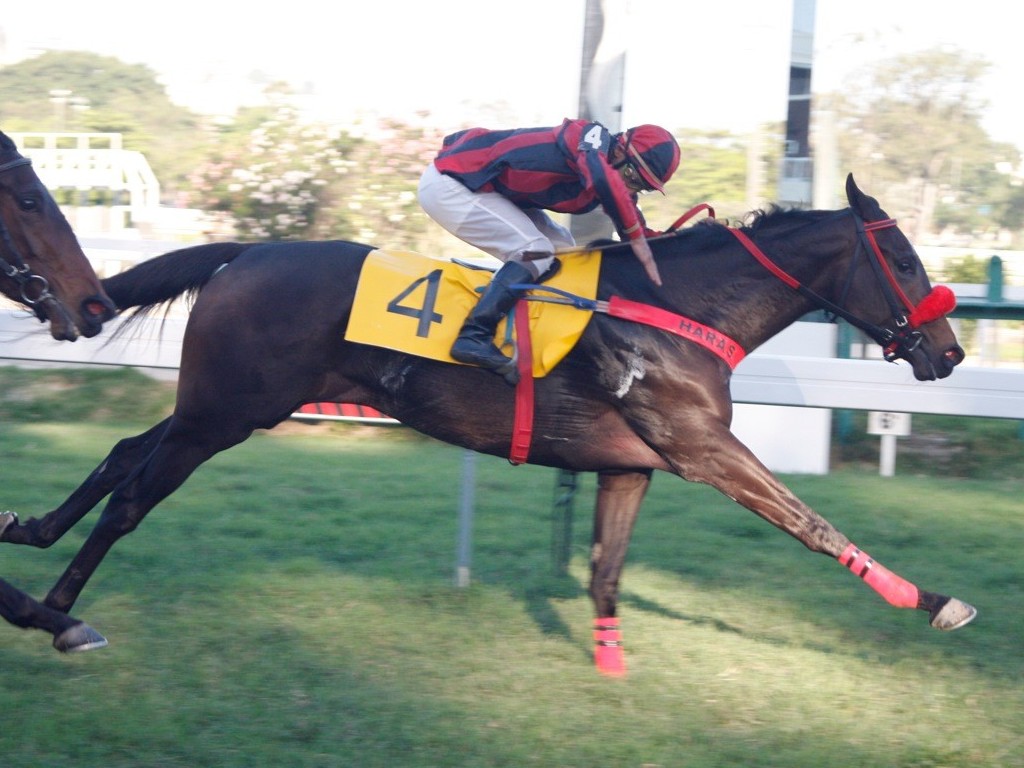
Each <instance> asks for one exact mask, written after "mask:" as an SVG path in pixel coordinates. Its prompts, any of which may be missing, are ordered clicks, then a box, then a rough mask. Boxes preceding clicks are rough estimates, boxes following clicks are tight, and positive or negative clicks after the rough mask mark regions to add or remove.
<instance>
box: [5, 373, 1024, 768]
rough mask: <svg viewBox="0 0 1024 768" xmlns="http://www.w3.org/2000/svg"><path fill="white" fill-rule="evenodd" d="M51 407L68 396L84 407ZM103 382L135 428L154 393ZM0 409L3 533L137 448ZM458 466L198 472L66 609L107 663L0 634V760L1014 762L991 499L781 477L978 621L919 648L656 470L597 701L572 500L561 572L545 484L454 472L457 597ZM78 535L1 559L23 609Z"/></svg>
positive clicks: (80, 417)
mask: <svg viewBox="0 0 1024 768" xmlns="http://www.w3.org/2000/svg"><path fill="white" fill-rule="evenodd" d="M32 375H34V376H40V374H32ZM6 376H7V372H6V371H4V370H0V392H7V391H9V389H8V388H5V385H6V384H7V379H6ZM53 376H56V374H47V375H46V376H45V377H43V378H41V379H40V380H39V381H37V382H36V384H35V385H27V389H25V388H23V389H22V391H23V392H26V391H27V392H28V393H29V395H23V400H26V401H31V400H32V399H33V397H32V396H31V393H32V392H49V391H51V390H52V389H53V387H54V385H53V383H52V380H53V379H52V377H53ZM44 383H45V385H44ZM92 383H93V384H94V383H95V382H92ZM77 386H78V385H77V384H76V385H74V386H70V387H68V388H67V389H65V390H63V394H64V396H65V399H67V400H70V401H74V402H78V401H79V400H84V397H83V398H80V397H78V395H79V392H78V390H77ZM90 386H91V384H90ZM114 386H116V387H124V390H123V392H122V395H121V396H122V397H125V398H128V399H130V400H131V401H132V402H133V403H136V404H138V403H140V396H138V395H135V394H133V393H134V392H135V390H138V389H141V390H150V389H152V388H153V385H152V383H147V382H145V381H129V380H126V379H124V378H123V377H120V376H114V377H113V378H111V379H106V380H104V381H103V387H114ZM96 396H97V395H90V397H96ZM166 402H167V401H165V404H166ZM0 407H3V408H5V409H8V410H4V411H3V415H2V416H0V457H2V460H0V509H3V508H10V509H15V510H17V511H19V512H20V513H21V514H22V515H24V516H28V515H32V514H41V513H42V512H45V511H46V510H48V509H50V508H52V507H53V506H54V505H55V504H57V503H59V502H60V501H61V500H63V498H64V497H65V496H66V495H67V494H68V493H70V492H71V491H72V490H73V489H74V486H75V485H76V484H77V483H78V482H79V481H80V480H81V479H83V478H84V477H85V476H86V475H87V474H88V473H89V471H91V470H92V469H93V467H94V466H95V465H96V464H97V463H98V462H99V461H100V460H101V459H102V458H103V456H105V455H106V452H107V451H108V450H109V448H110V447H111V446H112V445H113V444H114V443H115V442H116V441H117V440H118V439H119V438H121V437H124V436H126V435H129V434H133V433H135V432H138V431H141V430H142V429H144V428H145V427H146V426H148V425H149V421H148V420H145V419H143V415H144V414H142V413H139V414H137V415H135V416H133V417H132V418H128V419H125V420H124V422H123V423H121V422H120V421H119V423H114V422H113V421H111V419H110V418H109V417H96V409H97V408H99V407H100V406H99V405H98V404H97V403H94V404H93V406H92V408H91V409H90V408H89V407H86V406H81V410H76V411H74V413H75V418H74V419H72V418H70V417H68V416H65V418H64V420H63V421H52V420H42V419H39V418H35V417H26V418H19V417H18V416H17V415H16V414H15V415H12V412H11V410H9V408H10V402H9V398H8V399H7V400H4V398H3V396H0ZM78 407H79V406H75V408H78ZM149 407H150V406H147V408H149ZM152 407H153V408H155V409H156V411H159V410H160V408H161V407H164V406H161V405H160V404H159V403H157V404H156V405H153V406H152ZM69 408H70V406H69ZM70 412H71V411H64V413H65V414H67V413H70ZM152 416H153V418H152V420H155V419H156V418H159V413H156V414H154V415H152ZM146 419H149V416H148V415H147V416H146ZM464 457H465V454H464V453H463V451H461V450H460V449H456V448H452V447H450V446H444V445H441V444H438V443H436V442H434V441H431V440H427V439H424V438H420V437H416V436H414V435H412V434H411V433H409V432H408V431H407V430H404V429H394V428H367V427H323V426H320V427H313V426H291V427H289V428H288V429H286V430H284V434H276V433H269V434H266V433H261V434H258V435H257V436H255V437H254V438H252V439H251V440H250V441H248V442H247V443H245V444H243V445H242V446H239V447H237V448H235V449H233V450H232V451H229V452H228V453H226V454H222V455H221V456H218V457H216V458H215V459H213V460H212V461H211V462H209V463H208V464H206V465H204V466H203V467H202V468H201V469H200V470H199V471H198V472H197V473H196V475H195V476H194V477H193V478H192V479H190V480H189V482H188V483H187V484H186V485H185V486H184V487H183V488H182V489H180V490H179V491H178V492H177V493H175V494H174V495H173V496H171V497H170V498H169V499H168V500H166V501H165V502H164V503H163V504H161V505H160V506H158V507H157V509H156V510H155V511H154V512H153V513H152V514H151V515H150V517H149V518H148V519H147V520H145V521H144V522H143V524H142V526H141V527H140V529H139V530H138V531H136V532H135V533H133V534H132V535H131V536H129V537H128V538H126V539H125V540H123V541H122V542H120V543H119V544H118V546H117V547H115V549H114V550H113V552H112V553H111V554H110V555H109V557H108V558H107V560H106V561H105V562H104V564H103V565H102V567H101V568H100V570H99V572H98V573H97V575H96V576H95V578H94V579H93V580H92V582H90V584H89V586H88V588H87V589H86V591H85V592H84V594H83V596H82V598H81V600H80V601H79V603H78V604H77V605H76V607H75V613H76V614H77V615H80V616H81V617H82V618H84V619H86V620H88V621H90V622H91V623H92V624H93V625H94V626H96V627H97V629H99V630H100V631H102V632H103V633H104V634H105V635H106V636H107V637H108V638H109V639H110V641H111V645H110V647H109V648H106V649H103V650H100V651H95V652H90V653H86V654H81V655H72V656H62V655H59V654H57V653H56V652H55V651H53V650H52V648H51V647H50V645H49V640H48V637H47V636H45V635H43V634H42V633H40V632H35V631H21V630H18V629H15V628H13V627H9V626H7V625H0V639H2V640H0V641H2V643H3V649H4V653H3V662H2V667H0V712H2V715H3V720H2V721H0V766H3V768H40V767H43V768H47V767H49V766H63V765H74V766H85V767H87V768H91V767H92V766H96V768H99V767H100V766H102V767H103V768H119V767H121V766H123V767H125V768H128V767H129V766H130V767H131V768H149V767H153V768H156V767H158V766H159V767H161V768H164V767H168V768H169V767H171V766H182V767H185V766H188V767H189V768H195V767H197V766H210V767H211V768H213V767H215V766H216V768H234V767H235V766H238V767H239V768H241V767H242V766H245V767H246V768H249V767H252V766H268V767H269V766H273V767H274V768H287V767H289V766H303V767H305V766H310V767H313V766H330V767H333V766H354V767H359V768H364V767H365V768H372V767H376V766H381V767H382V768H383V767H384V766H386V767H387V768H396V767H400V768H406V767H408V768H420V767H421V766H422V767H423V768H447V767H449V766H451V767H456V766H457V767H459V768H481V767H490V766H495V767H497V766H517V767H518V766H528V765H536V766H545V767H559V768H561V767H563V766H564V767H569V766H579V767H580V768H583V767H584V766H586V767H587V768H590V767H592V766H602V767H610V768H618V767H619V766H622V767H626V766H633V767H635V768H653V767H654V766H660V767H663V768H668V767H670V766H671V767H672V768H676V767H679V768H683V767H685V768H691V767H694V768H705V767H706V768H724V767H729V766H737V767H738V766H743V767H744V768H750V767H752V766H773V767H776V766H777V767H779V768H783V767H785V768H802V767H804V766H806V767H807V768H821V766H851V768H852V767H854V766H856V767H858V768H860V767H861V766H872V767H873V768H877V767H880V766H906V767H907V768H911V767H913V768H924V767H925V766H929V767H939V766H971V767H972V768H973V767H975V766H978V767H981V766H991V767H992V768H996V767H997V766H998V767H999V768H1003V767H1006V766H1009V767H1012V766H1024V736H1022V734H1021V727H1020V723H1021V722H1022V721H1024V686H1022V683H1024V680H1022V671H1024V664H1022V661H1021V650H1020V649H1021V640H1022V638H1024V614H1022V611H1021V605H1022V586H1024V575H1022V571H1021V566H1020V557H1019V552H1020V551H1021V548H1022V545H1024V518H1022V515H1021V513H1022V511H1024V507H1022V504H1021V497H1022V491H1024V483H1022V482H1020V481H1019V480H1014V479H1012V478H1007V479H997V480H992V479H986V480H978V479H970V478H966V479H965V478H956V477H950V476H948V475H940V476H927V475H923V474H915V475H913V476H906V477H904V476H900V475H898V476H897V477H895V478H881V477H878V474H877V467H875V468H871V467H867V468H859V467H853V468H840V469H838V470H837V471H835V472H834V473H833V474H832V475H830V476H828V477H786V478H784V479H785V480H786V482H787V483H789V484H790V485H791V487H793V489H794V490H795V491H796V492H797V493H798V494H799V495H800V496H801V497H802V498H803V499H804V500H805V501H807V502H808V503H810V504H811V505H812V506H814V507H815V508H816V509H818V510H819V511H820V512H822V513H823V514H824V515H825V516H826V517H828V518H829V520H830V521H832V522H833V523H834V524H835V525H837V526H838V527H839V528H840V529H842V530H843V531H844V532H845V533H847V535H849V536H850V537H851V538H852V539H853V540H854V541H855V542H856V543H857V544H859V545H860V546H861V547H863V548H864V549H865V550H867V551H868V552H870V553H871V554H872V555H874V556H875V557H876V558H877V559H878V560H880V561H881V562H882V563H884V564H886V565H887V566H889V567H890V568H892V569H894V570H896V571H897V572H899V573H901V574H903V575H905V576H906V577H908V578H910V579H912V580H914V581H916V582H917V583H918V584H919V585H920V586H922V587H924V588H926V589H932V590H936V591H943V592H949V593H952V594H954V595H956V596H958V597H960V598H962V599H964V600H967V601H969V602H971V603H973V604H974V605H976V606H977V607H978V609H979V617H978V619H977V620H976V621H975V623H973V624H972V625H970V626H968V627H965V628H964V629H962V630H959V631H957V632H954V633H949V634H946V633H940V632H937V631H936V630H933V629H931V628H930V627H929V626H928V623H927V617H926V616H925V615H924V614H923V613H920V612H916V611H900V610H896V609H894V608H891V607H889V606H888V605H886V604H885V603H884V602H883V601H882V600H881V599H880V598H878V597H877V596H876V595H875V594H874V593H873V592H871V591H870V590H869V589H867V588H866V587H865V586H864V585H863V584H861V583H860V582H859V581H858V580H857V579H856V578H854V577H853V576H851V575H850V574H849V573H848V572H846V571H845V569H843V568H842V567H840V566H839V565H837V564H836V563H835V562H833V561H830V560H829V559H827V558H824V557H822V556H820V555H814V554H811V553H810V552H808V551H806V550H805V549H804V548H803V547H802V546H801V545H800V544H799V543H798V542H796V541H795V540H793V539H791V538H789V537H787V536H786V535H785V534H783V533H781V532H779V531H777V530H776V529H774V528H773V527H771V526H770V525H768V524H767V523H765V522H763V521H761V520H760V519H758V518H756V517H755V516H754V515H752V514H750V513H749V512H747V511H746V510H744V509H742V508H740V507H738V506H737V505H735V504H734V503H732V502H730V501H729V500H727V499H725V498H723V497H721V496H720V495H719V494H717V493H716V492H714V491H712V490H710V489H708V488H704V487H701V486H694V485H689V484H686V483H683V482H682V481H679V480H677V479H675V478H671V477H669V476H667V475H663V474H658V475H656V476H655V478H654V483H653V484H652V489H651V492H650V495H649V497H648V500H647V502H646V503H645V506H644V510H643V512H642V514H641V518H640V522H639V523H638V526H637V530H636V534H635V537H634V542H633V546H632V549H631V551H630V556H629V559H628V561H627V566H626V571H625V574H624V580H623V599H622V603H621V610H620V615H621V617H622V622H623V628H624V636H625V640H626V645H627V654H628V664H629V667H630V675H629V677H628V678H626V679H625V680H612V679H605V678H602V677H600V676H599V675H597V674H596V673H595V672H594V670H593V667H592V662H591V658H590V654H591V640H590V621H591V607H590V602H589V599H588V598H587V596H586V592H585V585H586V577H587V574H586V555H587V544H588V540H589V525H588V523H589V513H590V505H591V503H592V501H593V493H594V490H593V478H591V477H589V476H584V477H582V478H581V487H580V490H579V492H578V494H577V498H576V515H575V528H574V531H573V538H572V554H573V559H572V563H571V566H570V572H569V575H568V576H564V577H559V576H556V575H555V574H554V573H553V568H552V558H551V539H552V501H553V499H554V496H555V473H554V471H553V470H550V469H543V468H534V467H511V466H509V465H508V463H507V462H505V461H502V460H500V459H494V458H487V457H482V456H481V457H478V458H477V460H476V468H477V483H476V515H475V526H474V550H473V563H472V565H473V571H472V573H473V582H472V585H471V586H470V588H468V589H457V588H455V587H454V586H453V583H452V582H453V572H454V558H455V549H456V536H457V524H456V518H457V509H458V504H459V486H460V482H461V472H462V468H463V462H464ZM97 514H98V512H94V513H92V514H91V515H90V516H89V517H87V518H86V519H85V520H83V521H82V523H81V524H80V526H79V527H78V528H76V529H75V531H73V532H72V533H71V534H69V535H68V536H66V537H65V539H64V540H62V541H61V542H59V543H58V544H57V545H55V546H54V547H52V548H51V549H48V550H35V549H28V548H21V547H13V546H9V545H6V546H3V547H0V575H2V576H4V577H5V578H7V579H9V580H10V581H12V582H13V583H15V584H17V585H19V586H22V587H24V588H27V589H29V590H30V591H31V592H32V593H33V594H36V595H42V594H44V593H45V591H46V589H47V588H48V587H49V585H50V584H51V583H52V581H53V580H54V579H55V578H56V577H57V575H58V574H59V573H60V571H61V569H62V568H63V567H64V565H65V564H66V563H67V561H68V559H69V558H70V556H71V553H72V552H73V551H74V549H75V548H76V546H77V545H78V544H79V543H80V542H81V540H82V537H83V536H84V535H85V533H86V532H87V530H88V528H89V527H91V526H92V524H93V523H94V522H95V519H96V515H97Z"/></svg>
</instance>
